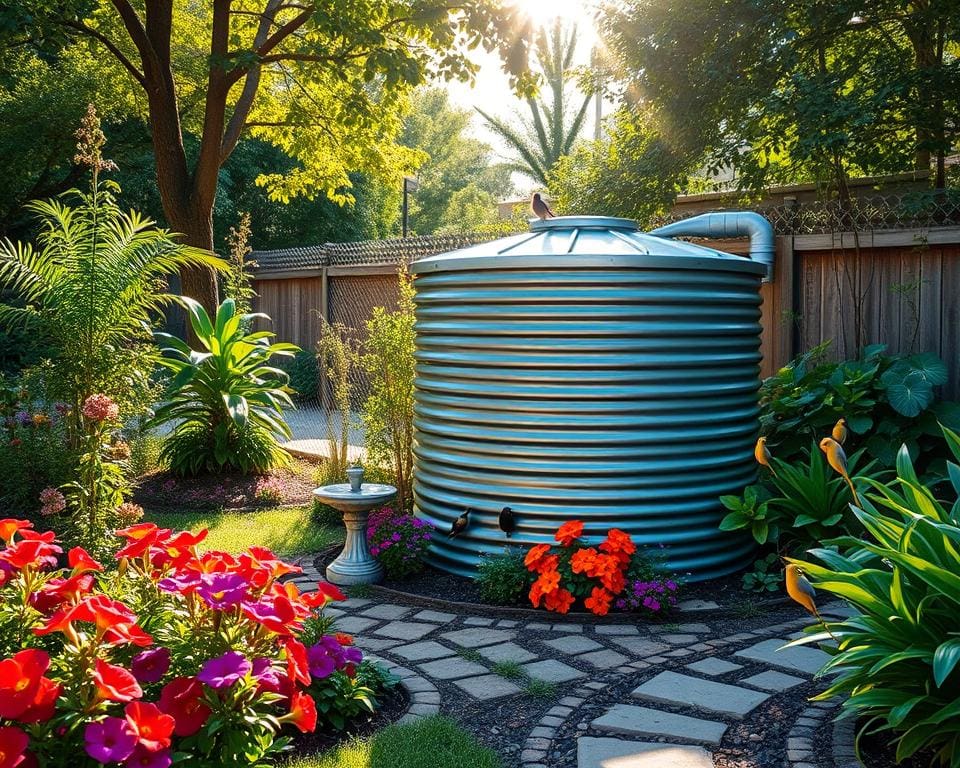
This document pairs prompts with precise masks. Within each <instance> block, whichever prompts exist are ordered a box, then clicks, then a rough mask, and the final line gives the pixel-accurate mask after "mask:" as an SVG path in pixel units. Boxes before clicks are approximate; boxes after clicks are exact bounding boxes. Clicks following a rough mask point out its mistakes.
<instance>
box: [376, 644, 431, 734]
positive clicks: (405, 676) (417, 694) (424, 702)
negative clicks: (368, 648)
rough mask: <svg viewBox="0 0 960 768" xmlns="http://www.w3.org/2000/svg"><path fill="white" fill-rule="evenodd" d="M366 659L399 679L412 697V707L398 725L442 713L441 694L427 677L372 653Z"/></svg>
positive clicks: (399, 720)
mask: <svg viewBox="0 0 960 768" xmlns="http://www.w3.org/2000/svg"><path fill="white" fill-rule="evenodd" d="M364 657H365V658H366V660H368V661H372V662H375V663H377V664H381V665H383V666H384V667H386V669H387V671H388V672H390V673H391V674H393V675H396V676H397V677H399V678H400V685H401V687H402V688H403V689H404V690H405V691H406V692H407V693H408V694H409V695H410V706H409V707H407V711H406V713H404V715H403V717H401V718H399V719H398V720H397V721H396V722H397V723H412V722H414V721H416V720H419V719H420V718H423V717H430V716H431V715H436V714H439V713H440V692H439V691H438V690H437V687H436V686H435V685H434V684H433V683H431V682H430V681H429V680H427V679H426V678H425V677H423V676H422V675H418V674H417V673H416V672H414V671H413V670H412V669H408V668H407V667H401V666H400V665H399V664H395V663H393V662H392V661H388V660H387V659H384V658H381V657H380V656H376V655H374V654H372V653H367V654H364Z"/></svg>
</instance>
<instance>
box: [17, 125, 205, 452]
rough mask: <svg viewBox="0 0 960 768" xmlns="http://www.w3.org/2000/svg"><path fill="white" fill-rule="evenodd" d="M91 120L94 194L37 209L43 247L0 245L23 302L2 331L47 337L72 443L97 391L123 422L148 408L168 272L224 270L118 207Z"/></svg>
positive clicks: (51, 389) (85, 141)
mask: <svg viewBox="0 0 960 768" xmlns="http://www.w3.org/2000/svg"><path fill="white" fill-rule="evenodd" d="M91 115H92V119H91ZM87 120H88V122H87V124H86V125H85V128H84V131H85V133H84V136H83V137H82V138H81V147H82V149H81V154H82V153H86V155H85V162H88V163H89V164H91V167H93V181H92V184H91V191H90V193H88V194H85V193H81V192H79V191H73V192H71V193H69V194H68V195H67V196H66V199H67V200H73V201H75V202H76V205H74V206H70V205H67V204H66V203H65V202H62V201H60V200H48V201H37V202H33V203H30V205H29V206H28V208H29V210H30V211H31V212H33V213H34V214H36V215H37V217H38V218H39V221H40V234H39V235H38V237H37V245H36V246H33V245H31V244H29V243H12V242H10V241H9V240H4V241H0V286H2V287H4V288H6V289H7V290H8V291H9V292H10V294H11V295H13V296H15V297H17V298H18V299H19V303H18V304H16V305H14V304H4V305H0V325H3V326H6V327H7V328H27V329H28V330H29V331H30V332H31V333H34V334H36V335H38V336H41V337H43V338H45V339H47V340H48V342H49V348H50V350H51V351H52V352H53V354H54V355H55V356H54V358H53V362H54V365H53V367H52V368H51V369H50V374H51V375H50V376H49V377H48V378H47V381H46V387H47V390H48V394H49V395H50V396H51V397H52V398H54V399H56V400H60V401H63V402H66V403H67V404H69V406H70V415H69V416H68V419H67V424H68V427H69V431H70V436H71V444H76V442H77V441H78V440H79V435H80V434H81V432H82V424H81V422H80V406H81V404H82V403H83V401H84V399H85V398H86V397H87V396H89V395H91V394H94V393H96V392H102V393H106V394H108V395H110V397H111V398H112V399H113V400H114V401H115V402H116V403H117V404H118V405H119V406H120V414H121V417H122V418H128V417H130V416H134V415H136V414H137V413H138V412H142V411H143V410H144V409H145V408H146V406H147V404H148V402H149V399H150V397H149V395H150V394H151V390H150V384H149V376H150V373H151V372H152V370H153V367H154V365H155V363H156V359H157V353H156V349H155V348H154V346H153V344H152V343H151V338H150V330H149V329H150V324H151V323H153V322H155V320H156V319H157V317H158V315H159V313H160V312H161V310H162V309H163V308H164V307H165V306H167V305H168V304H169V303H170V302H171V301H172V297H171V296H170V295H169V294H167V293H165V292H164V286H165V282H164V281H165V279H166V278H167V276H168V275H171V274H175V273H177V272H178V271H180V270H181V269H184V268H186V267H191V266H195V267H199V266H204V267H213V268H217V269H219V268H220V267H221V265H222V262H221V261H220V260H219V259H217V258H216V257H215V256H213V255H211V254H208V253H206V252H204V251H200V250H198V249H196V248H190V247H187V246H184V245H181V244H179V243H177V242H176V241H175V240H174V238H173V236H172V235H171V234H170V233H168V232H167V231H165V230H162V229H157V228H156V227H155V226H154V224H153V222H152V221H151V220H150V219H147V218H144V217H142V216H141V215H140V214H138V213H137V212H136V211H130V212H129V213H124V212H123V211H121V210H120V209H119V208H118V206H117V205H116V202H115V194H116V192H117V191H118V188H117V187H116V185H114V184H112V183H111V182H109V181H105V182H101V181H100V180H99V178H98V175H99V173H100V171H102V170H105V169H107V168H109V167H110V165H109V163H110V161H106V160H103V159H102V157H101V155H100V150H101V148H102V145H103V134H102V133H100V131H99V122H98V121H97V120H96V116H95V114H93V113H91V114H88V118H87Z"/></svg>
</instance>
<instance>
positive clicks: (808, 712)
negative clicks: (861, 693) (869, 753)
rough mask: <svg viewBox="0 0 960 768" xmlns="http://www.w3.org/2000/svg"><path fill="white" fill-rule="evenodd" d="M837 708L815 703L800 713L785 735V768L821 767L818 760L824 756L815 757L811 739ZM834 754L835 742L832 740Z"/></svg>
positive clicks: (822, 702)
mask: <svg viewBox="0 0 960 768" xmlns="http://www.w3.org/2000/svg"><path fill="white" fill-rule="evenodd" d="M837 706H839V705H838V704H837V703H836V702H833V701H815V702H812V703H810V705H809V706H807V708H806V709H804V710H803V711H802V712H801V713H800V716H799V717H798V718H797V719H796V720H795V721H794V723H793V728H791V729H790V733H789V734H787V759H786V761H785V768H817V766H818V765H823V763H822V762H821V761H820V760H819V759H818V758H819V757H825V755H817V753H816V749H815V747H814V744H813V739H814V736H815V734H816V732H817V729H818V728H820V726H822V725H823V723H824V721H825V720H826V719H827V718H828V717H829V716H830V714H831V712H833V710H835V709H836V708H837ZM834 752H836V740H834ZM836 768H847V766H846V765H843V766H841V765H839V764H838V765H837V767H836ZM854 768H860V764H859V763H856V764H855V766H854Z"/></svg>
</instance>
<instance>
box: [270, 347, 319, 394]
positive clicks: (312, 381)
mask: <svg viewBox="0 0 960 768" xmlns="http://www.w3.org/2000/svg"><path fill="white" fill-rule="evenodd" d="M277 367H278V368H281V369H282V370H284V371H286V373H287V375H288V376H289V377H290V389H292V390H293V396H294V399H296V400H297V401H299V402H314V401H316V399H317V397H318V396H319V394H320V368H319V366H318V365H317V357H316V355H314V354H313V353H312V352H308V351H307V350H305V349H303V350H300V351H299V352H297V353H295V354H294V356H293V357H291V358H284V359H283V360H278V361H277Z"/></svg>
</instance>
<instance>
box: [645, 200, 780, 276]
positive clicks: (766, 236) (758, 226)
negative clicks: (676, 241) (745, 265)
mask: <svg viewBox="0 0 960 768" xmlns="http://www.w3.org/2000/svg"><path fill="white" fill-rule="evenodd" d="M650 234H651V235H656V236H657V237H711V238H724V237H749V238H750V258H751V259H753V260H754V261H757V262H759V263H761V264H763V265H764V267H766V270H767V272H766V275H765V276H764V278H763V282H765V283H766V282H769V281H770V280H772V279H773V255H774V240H773V226H772V225H771V224H770V222H769V221H767V220H766V219H765V218H764V217H763V216H761V215H760V214H759V213H755V212H753V211H732V212H729V213H725V212H717V213H701V214H700V215H699V216H693V217H692V218H689V219H683V220H681V221H675V222H673V223H672V224H667V225H666V226H663V227H658V228H657V229H654V230H651V232H650Z"/></svg>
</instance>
